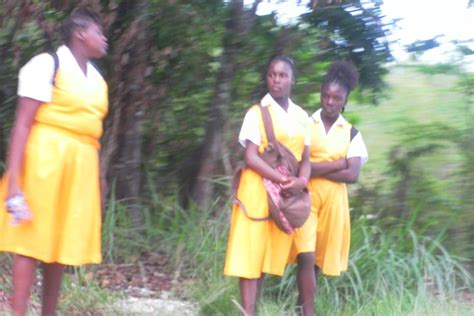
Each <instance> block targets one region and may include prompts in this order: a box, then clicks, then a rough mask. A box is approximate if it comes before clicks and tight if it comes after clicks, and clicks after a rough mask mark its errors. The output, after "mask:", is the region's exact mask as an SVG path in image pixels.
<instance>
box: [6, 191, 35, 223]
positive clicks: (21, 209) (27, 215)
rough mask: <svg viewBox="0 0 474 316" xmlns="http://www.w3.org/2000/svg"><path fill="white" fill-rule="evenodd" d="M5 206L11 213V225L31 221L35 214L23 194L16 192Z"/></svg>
mask: <svg viewBox="0 0 474 316" xmlns="http://www.w3.org/2000/svg"><path fill="white" fill-rule="evenodd" d="M5 208H6V209H7V212H8V213H10V214H11V216H12V220H11V225H18V224H20V223H22V222H28V221H31V220H32V218H33V216H32V214H31V211H30V208H29V206H28V204H27V203H26V201H25V197H24V196H23V194H21V193H20V194H16V195H13V196H11V197H9V198H8V199H7V200H6V201H5Z"/></svg>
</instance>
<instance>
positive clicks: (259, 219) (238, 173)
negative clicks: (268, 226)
mask: <svg viewBox="0 0 474 316" xmlns="http://www.w3.org/2000/svg"><path fill="white" fill-rule="evenodd" d="M244 168H245V164H244V163H240V164H239V165H238V166H237V168H236V170H235V174H234V179H233V180H232V197H233V202H234V203H235V204H237V205H238V206H239V207H240V209H241V210H242V212H244V214H245V216H247V218H249V219H251V220H253V221H256V222H263V221H268V220H269V219H270V216H267V217H252V216H250V215H249V212H248V211H247V208H246V207H245V205H244V203H242V201H241V200H240V199H239V198H238V197H237V191H238V189H239V184H240V176H241V175H242V170H244Z"/></svg>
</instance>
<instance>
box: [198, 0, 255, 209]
mask: <svg viewBox="0 0 474 316" xmlns="http://www.w3.org/2000/svg"><path fill="white" fill-rule="evenodd" d="M260 2H261V1H255V2H254V6H253V8H252V10H251V11H250V12H244V5H243V0H232V2H231V4H230V6H231V7H230V16H229V19H228V22H227V25H226V34H225V36H224V40H223V53H222V56H221V60H220V65H221V66H220V69H219V72H218V74H217V77H216V84H215V87H214V94H213V98H212V102H211V105H210V108H209V114H208V117H209V119H208V122H207V126H206V134H205V137H204V143H203V147H202V151H201V156H200V160H199V164H198V166H199V167H198V172H197V175H196V178H195V179H194V183H193V184H192V186H191V197H192V199H193V200H194V202H195V203H196V204H197V206H198V207H199V208H201V209H207V208H209V206H210V204H211V199H212V196H213V192H214V184H213V181H212V179H211V178H212V177H213V176H215V175H216V171H217V165H218V163H219V161H220V158H221V157H220V156H221V155H222V142H223V136H224V135H223V134H224V126H225V124H226V121H227V112H228V109H229V107H230V104H231V97H232V96H231V82H232V79H233V76H234V74H235V71H236V69H237V65H238V54H239V48H240V43H241V39H242V36H243V35H244V33H245V32H246V31H248V30H249V29H250V27H251V25H252V22H253V17H254V15H255V10H256V9H257V6H258V4H259V3H260ZM246 13H249V15H246Z"/></svg>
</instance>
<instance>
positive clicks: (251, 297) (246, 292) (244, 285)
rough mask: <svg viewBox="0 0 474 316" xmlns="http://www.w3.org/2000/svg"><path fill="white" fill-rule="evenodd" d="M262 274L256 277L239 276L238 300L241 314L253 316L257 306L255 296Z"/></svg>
mask: <svg viewBox="0 0 474 316" xmlns="http://www.w3.org/2000/svg"><path fill="white" fill-rule="evenodd" d="M262 282H263V275H262V276H261V277H260V278H258V279H245V278H240V300H241V303H242V308H243V310H244V313H242V315H243V316H254V315H255V310H256V306H257V297H258V295H259V294H260V291H261V286H262Z"/></svg>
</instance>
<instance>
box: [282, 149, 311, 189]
mask: <svg viewBox="0 0 474 316" xmlns="http://www.w3.org/2000/svg"><path fill="white" fill-rule="evenodd" d="M310 172H311V165H310V162H309V146H305V147H304V151H303V155H302V157H301V161H300V169H299V172H298V177H290V178H289V180H288V183H285V184H284V185H282V186H281V188H282V189H283V192H291V191H293V190H294V191H298V190H302V189H304V188H305V187H306V185H307V184H308V179H309V176H310Z"/></svg>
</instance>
